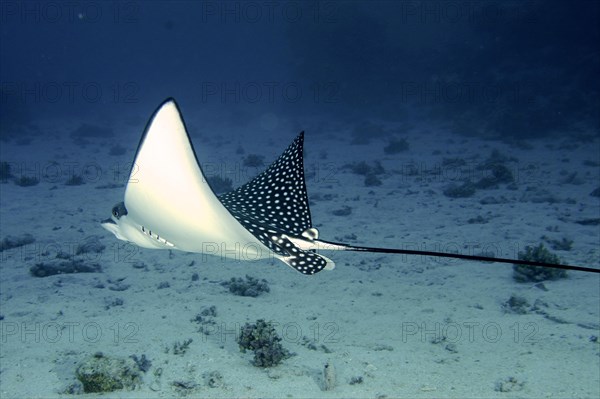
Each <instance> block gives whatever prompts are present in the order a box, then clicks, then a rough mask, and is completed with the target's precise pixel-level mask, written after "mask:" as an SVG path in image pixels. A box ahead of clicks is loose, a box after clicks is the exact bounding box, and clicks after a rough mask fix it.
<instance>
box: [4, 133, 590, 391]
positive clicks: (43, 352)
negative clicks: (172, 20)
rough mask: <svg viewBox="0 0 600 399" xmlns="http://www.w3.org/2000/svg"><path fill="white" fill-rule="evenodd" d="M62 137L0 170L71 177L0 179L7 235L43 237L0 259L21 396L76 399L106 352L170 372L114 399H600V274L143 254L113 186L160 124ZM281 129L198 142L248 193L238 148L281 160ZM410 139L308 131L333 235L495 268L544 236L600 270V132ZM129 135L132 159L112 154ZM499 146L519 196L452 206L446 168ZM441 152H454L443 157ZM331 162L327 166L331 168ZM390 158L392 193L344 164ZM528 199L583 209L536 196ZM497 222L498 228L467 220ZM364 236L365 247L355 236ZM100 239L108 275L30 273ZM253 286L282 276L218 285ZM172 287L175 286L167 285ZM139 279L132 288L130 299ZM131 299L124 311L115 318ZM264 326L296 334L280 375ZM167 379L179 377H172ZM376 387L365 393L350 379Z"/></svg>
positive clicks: (7, 337)
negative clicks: (246, 328)
mask: <svg viewBox="0 0 600 399" xmlns="http://www.w3.org/2000/svg"><path fill="white" fill-rule="evenodd" d="M61 129H64V131H67V132H68V131H69V128H56V130H54V128H51V127H49V128H48V129H47V130H48V131H49V132H50V133H49V134H48V136H46V137H37V138H34V139H33V141H32V143H31V144H30V145H28V146H26V147H23V146H18V145H16V144H14V143H2V145H1V153H0V156H1V158H0V160H2V161H8V162H11V163H13V164H21V163H22V164H25V165H26V166H27V168H29V172H26V173H25V174H27V175H31V174H33V173H36V172H35V171H31V169H33V168H38V170H41V171H46V172H47V173H49V172H52V171H55V170H56V168H57V167H58V168H60V170H61V171H62V172H63V175H62V176H60V177H59V178H57V179H53V178H51V177H50V176H48V177H45V176H41V182H40V184H38V185H37V186H34V187H19V186H17V185H15V184H13V183H8V184H2V185H0V190H1V197H0V200H1V212H0V217H1V219H0V220H1V225H0V226H1V232H0V239H1V238H4V237H5V236H7V235H11V236H19V235H21V234H24V233H29V234H31V235H33V236H34V237H35V239H36V242H35V243H34V244H31V245H28V246H25V247H23V248H19V249H12V250H8V251H5V252H2V253H0V256H1V258H2V260H1V263H0V267H1V269H0V270H1V275H0V284H1V286H0V306H1V308H0V314H1V315H2V316H4V319H3V320H2V321H0V323H1V326H2V328H1V329H2V337H1V345H2V346H1V348H2V349H1V352H0V397H2V398H3V399H9V398H23V397H29V398H49V397H59V396H64V395H61V393H60V392H62V390H64V389H65V388H66V387H67V386H68V385H69V384H71V383H73V382H74V381H75V377H74V375H75V368H76V366H77V364H78V363H79V362H80V361H81V360H82V359H84V358H85V357H86V356H88V355H91V354H93V353H95V352H98V351H101V352H103V353H104V354H105V355H107V356H121V357H127V356H129V355H132V354H136V355H138V356H139V355H141V354H145V355H146V356H147V357H148V358H149V359H150V360H151V361H152V367H151V369H150V370H149V371H148V373H146V374H145V375H144V381H143V384H142V386H141V387H139V388H138V389H137V390H135V391H129V392H128V391H120V392H113V393H110V394H106V395H105V396H103V397H111V398H112V397H123V398H139V397H144V398H153V397H161V398H162V397H174V396H175V397H176V396H179V395H182V396H183V393H182V392H181V390H177V389H176V388H175V387H174V386H173V382H174V381H188V382H192V383H195V384H197V386H196V387H195V388H193V389H191V390H189V392H187V397H194V398H195V397H261V398H265V397H276V398H282V397H290V398H314V397H324V398H334V397H335V398H337V397H340V398H342V397H343V398H376V397H388V398H397V397H419V398H428V397H469V398H470V397H473V398H474V397H477V398H484V397H494V398H496V397H502V398H505V397H506V398H508V397H524V398H541V397H550V398H565V397H570V398H593V397H598V396H600V381H599V380H600V363H599V359H600V346H599V344H598V343H597V342H596V343H594V342H590V337H591V336H598V335H600V333H599V330H598V328H599V325H600V320H599V318H600V300H599V298H600V284H599V283H600V277H599V276H598V275H592V274H584V273H575V272H571V273H569V276H570V277H569V278H568V279H566V280H559V281H553V282H552V281H550V282H545V283H544V285H545V287H546V288H547V291H543V290H541V289H539V288H536V287H534V286H533V284H518V283H516V282H515V281H514V280H513V279H512V269H511V266H510V265H502V264H483V263H477V262H462V261H456V260H431V259H423V258H420V257H402V256H393V255H389V256H383V255H378V254H363V253H329V254H328V256H330V257H331V258H333V259H334V260H335V261H336V262H337V268H336V269H335V270H334V271H332V272H326V271H324V272H322V273H319V274H318V275H316V276H313V277H305V276H302V275H300V274H299V273H296V272H295V271H293V270H291V269H290V268H288V267H286V266H285V265H283V263H280V262H275V263H272V264H271V263H270V262H267V261H260V262H253V263H237V262H234V261H226V260H222V259H220V258H217V257H204V256H202V255H199V254H187V253H181V252H173V253H169V252H166V251H165V252H160V251H153V250H141V249H139V250H138V249H136V250H134V251H132V250H131V247H126V246H123V244H122V243H121V242H118V241H117V240H116V239H115V238H114V237H113V236H112V235H111V234H110V233H108V232H107V231H105V230H104V229H102V228H101V226H100V224H99V221H100V220H101V219H104V218H107V217H108V216H109V213H110V210H111V208H112V206H113V205H114V204H115V203H117V202H119V201H121V200H122V196H123V188H114V189H97V188H96V187H97V186H98V185H101V184H107V183H114V182H115V178H114V175H113V172H114V170H115V168H116V167H117V166H118V167H119V169H120V170H121V171H122V172H123V173H126V171H127V163H129V162H131V160H132V157H133V154H134V151H135V147H136V145H137V142H138V139H139V134H140V133H141V129H142V126H139V127H138V128H132V127H129V128H127V130H120V132H121V134H119V135H118V136H117V137H115V138H112V139H110V140H98V139H91V140H90V144H89V145H88V146H87V147H85V148H80V147H78V146H76V145H74V144H73V143H72V142H71V140H70V139H69V138H68V137H66V138H61V136H60V134H63V136H67V135H65V134H64V131H61ZM51 132H56V134H52V133H51ZM274 137H276V138H275V139H273V140H270V141H267V140H260V139H259V140H253V141H252V142H251V143H244V140H243V139H240V140H221V139H218V138H217V137H216V135H214V136H212V135H211V134H208V133H203V134H202V135H201V136H200V135H194V144H195V147H196V151H197V153H198V157H199V158H200V159H201V162H203V163H204V162H207V163H210V164H211V166H212V167H217V168H218V167H220V166H219V165H221V166H222V165H225V168H226V170H228V171H230V172H231V171H239V173H238V174H237V175H234V176H232V175H231V174H230V175H225V176H226V177H233V179H234V184H235V185H239V184H242V183H243V182H244V181H245V179H246V175H250V174H252V173H253V172H254V171H253V170H248V169H244V168H243V167H242V165H241V160H240V155H238V154H236V149H237V147H238V145H239V144H241V145H242V147H243V148H244V149H245V151H246V154H248V153H255V154H261V155H265V161H266V162H267V163H268V162H270V161H271V160H272V159H274V158H275V157H276V156H278V154H279V153H280V152H282V151H283V149H284V148H285V147H286V146H287V145H288V143H290V142H291V141H292V139H293V137H294V131H291V130H290V131H289V133H288V134H284V133H280V134H278V135H277V136H274ZM404 137H406V138H407V140H408V141H409V143H410V152H403V153H400V154H397V155H384V154H383V150H382V148H383V146H384V145H385V142H383V141H379V140H375V141H373V143H372V144H369V145H366V146H354V145H350V144H349V142H350V139H349V138H348V136H347V135H346V134H345V133H344V132H341V131H340V132H327V131H321V132H316V131H314V132H311V131H310V130H309V129H307V132H306V139H305V149H306V152H307V159H306V169H307V171H309V172H311V171H317V174H316V175H315V176H314V177H311V178H309V179H308V190H309V197H313V198H317V196H320V197H321V198H323V197H324V196H326V195H327V194H331V195H333V198H332V199H331V200H329V201H326V200H317V201H315V203H314V204H313V205H312V208H311V210H312V218H313V222H314V224H315V226H316V227H317V228H319V229H320V232H321V237H322V238H324V239H327V240H332V241H336V240H337V241H342V242H345V241H346V242H348V241H349V242H350V243H352V244H363V245H370V246H380V247H401V246H407V245H414V244H416V245H420V246H422V247H423V248H424V249H428V250H444V249H449V250H454V249H459V250H461V252H464V253H469V251H474V252H480V251H481V250H482V249H483V250H488V251H489V250H492V249H496V251H495V252H496V255H497V256H504V257H514V256H516V253H517V250H518V249H523V248H524V247H525V245H527V244H538V243H539V242H542V238H541V237H542V236H543V235H545V236H547V237H549V238H551V239H557V240H560V239H562V238H563V237H565V238H568V239H572V240H573V241H574V244H573V249H572V250H571V251H569V252H564V251H556V252H557V253H558V254H559V255H560V256H561V257H562V258H563V259H564V260H565V261H566V262H568V263H572V264H581V265H586V266H594V267H598V263H599V256H600V255H599V254H600V250H599V242H600V233H599V230H600V229H599V227H598V226H582V225H580V224H576V223H575V221H577V220H581V219H586V218H597V217H599V212H600V205H599V200H598V198H596V197H592V196H590V195H589V193H590V192H591V191H592V190H593V189H595V188H596V187H597V186H598V182H599V177H600V174H599V168H598V166H596V167H591V166H584V165H583V161H584V160H590V161H595V162H598V160H599V153H600V150H599V142H598V140H596V141H594V142H592V143H589V144H587V145H581V144H580V145H578V146H577V147H576V148H574V149H565V148H561V144H562V143H563V142H573V140H572V139H569V140H556V139H553V140H550V141H547V140H544V141H542V140H539V141H531V142H530V144H532V145H533V147H534V148H533V149H532V150H524V149H518V148H514V147H509V146H507V145H506V144H503V143H500V142H494V141H483V140H478V139H469V138H464V137H460V136H451V135H449V134H446V133H443V131H441V130H439V133H437V130H435V129H434V128H433V127H428V128H427V129H425V127H418V128H414V129H413V130H412V131H411V132H408V133H407V134H406V135H404ZM115 142H118V143H119V144H121V145H122V146H123V147H125V148H127V153H126V154H124V155H123V156H118V157H114V156H108V149H109V147H110V145H112V144H114V143H115ZM575 143H577V141H575ZM492 149H498V150H499V152H500V153H501V154H504V155H507V156H510V157H513V158H514V159H515V160H516V161H513V162H509V163H507V165H508V166H509V167H510V168H511V170H512V171H513V172H515V173H516V180H517V181H516V186H517V190H509V189H506V188H505V186H504V185H503V186H502V187H501V188H500V189H493V190H485V191H483V190H482V191H478V192H477V193H476V194H475V195H474V196H473V197H470V198H462V199H449V198H447V197H446V196H444V195H443V194H442V191H443V189H444V188H445V187H446V186H447V185H448V184H450V183H452V182H453V181H460V178H461V177H464V176H465V173H464V172H463V173H459V172H458V171H457V170H456V169H450V168H442V169H441V170H440V169H436V168H438V167H439V166H440V165H441V161H442V160H443V158H453V157H461V158H465V159H466V160H467V161H468V164H467V167H466V170H470V171H472V172H473V173H480V172H477V171H476V169H475V166H476V165H477V164H478V163H479V162H481V161H483V160H485V159H486V158H487V157H488V156H489V154H490V153H491V151H492ZM434 150H439V153H436V154H435V155H434V154H433V151H434ZM323 151H326V152H327V158H326V159H322V158H321V157H322V155H323V154H322V152H323ZM25 153H28V155H23V154H25ZM357 154H360V156H359V155H357ZM377 159H381V162H382V164H383V166H384V167H385V169H386V172H387V173H386V174H385V175H384V176H383V177H382V180H383V185H381V186H379V187H364V185H363V177H361V176H358V175H355V174H352V173H350V171H348V170H347V169H344V168H343V165H345V164H347V163H351V162H355V161H360V160H365V161H367V162H369V163H372V162H373V161H374V160H377ZM53 161H55V162H57V164H56V165H53V164H51V162H53ZM86 164H90V165H93V166H89V171H93V170H96V168H97V170H101V171H102V176H101V178H100V179H99V180H98V181H95V179H94V178H93V176H87V177H86V184H84V185H81V186H73V187H69V186H65V185H64V181H65V180H66V179H67V177H68V176H67V171H68V168H69V167H70V165H72V166H73V167H75V170H81V168H83V166H84V165H86ZM411 164H416V165H418V168H417V172H416V173H412V174H410V173H408V171H409V170H410V169H411V168H410V165H411ZM432 170H433V171H434V172H431V171H432ZM436 171H437V172H436ZM14 172H15V174H18V171H16V170H15V171H14ZM572 172H578V173H577V179H579V180H580V182H579V183H580V184H566V183H561V182H562V181H563V180H564V179H565V178H567V177H568V175H569V174H570V173H572ZM248 177H249V176H248ZM124 178H125V176H124V175H123V176H122V177H121V179H122V180H123V179H124ZM576 183H577V182H576ZM528 187H531V188H534V189H536V190H537V189H545V190H547V191H549V192H550V193H551V194H552V195H554V196H555V197H557V198H558V199H561V200H565V199H571V201H567V202H565V201H561V202H557V203H548V202H543V203H530V202H521V201H519V199H520V198H521V197H522V196H523V194H524V193H525V192H526V190H527V188H528ZM487 196H493V197H496V198H501V197H504V198H505V199H506V203H502V204H495V205H482V204H481V203H480V200H481V199H482V198H484V197H487ZM344 205H348V206H350V207H352V210H353V211H352V214H351V216H349V217H339V216H334V215H332V214H331V211H332V210H334V209H338V208H341V207H342V206H344ZM479 215H481V216H482V217H484V218H487V219H489V222H488V223H486V224H469V223H468V222H467V220H468V219H470V218H475V217H477V216H479ZM350 234H355V235H356V237H357V238H356V240H352V239H348V238H347V237H346V236H348V235H350ZM92 235H96V236H99V237H100V241H101V242H102V243H103V244H104V245H106V249H105V250H104V251H103V252H102V253H101V254H99V255H89V257H91V258H92V259H87V261H89V262H97V263H99V264H101V265H102V267H103V272H102V273H90V274H69V275H59V276H51V277H46V278H37V277H33V276H31V275H30V273H29V268H30V267H31V266H32V265H33V264H35V263H36V262H39V261H43V260H45V259H46V260H47V258H48V257H50V258H51V257H53V256H54V255H55V254H56V252H57V247H58V248H60V249H61V250H64V251H72V249H73V248H74V246H75V245H76V244H78V243H82V242H83V240H84V238H85V237H88V236H92ZM546 245H547V246H548V244H546ZM474 248H475V249H474ZM43 252H49V253H50V255H48V256H46V257H45V256H43V254H42V253H43ZM85 256H88V255H85ZM85 256H84V258H85ZM95 257H96V258H95ZM132 260H136V261H141V262H143V263H145V265H146V267H147V270H143V269H137V268H134V267H133V266H132V263H130V262H129V261H132ZM191 262H195V264H194V265H193V266H190V263H191ZM193 273H198V274H199V277H200V278H199V280H198V281H192V274H193ZM246 274H249V275H251V276H254V277H259V278H265V279H267V280H268V281H269V283H270V287H271V292H269V293H267V294H264V295H262V296H259V297H257V298H246V297H239V296H234V295H232V294H231V293H229V292H228V291H227V289H226V288H224V287H222V286H221V285H220V284H219V283H220V282H221V281H225V280H229V279H230V278H231V277H243V276H245V275H246ZM161 282H168V283H169V285H170V287H168V288H164V289H157V287H158V285H159V284H160V283H161ZM122 286H128V288H127V289H126V290H124V291H115V290H113V289H114V288H115V287H117V288H118V287H122ZM111 288H112V289H111ZM512 294H518V295H521V296H523V297H525V298H527V300H528V301H529V303H530V304H534V302H536V301H538V304H540V305H539V307H541V309H543V310H544V311H545V312H546V313H547V316H544V315H542V314H540V313H536V312H531V313H529V314H525V315H518V314H512V313H506V312H505V311H504V310H503V308H502V304H503V303H504V302H506V301H507V300H508V299H509V297H510V296H511V295H512ZM116 298H121V299H122V300H123V304H122V305H121V306H113V307H109V308H108V309H107V304H110V303H112V302H113V301H114V300H115V299H116ZM539 301H543V305H542V304H541V303H542V302H539ZM211 305H214V306H216V308H217V317H216V318H215V321H216V322H217V327H218V329H219V330H220V331H216V332H215V334H212V335H210V336H204V335H202V334H200V333H198V332H196V329H197V327H198V326H197V324H195V323H192V322H191V321H190V319H192V318H194V317H195V316H196V314H198V313H199V312H200V311H201V310H202V309H203V308H205V307H208V306H211ZM259 318H263V319H267V320H272V321H274V322H276V323H278V325H277V331H278V333H279V334H280V335H282V336H283V337H284V340H283V344H284V346H285V347H286V348H287V349H289V350H290V351H292V352H295V353H296V354H297V355H296V356H293V357H291V358H289V359H287V360H285V361H284V362H283V363H282V364H280V365H279V366H277V367H273V368H270V369H260V368H256V367H254V366H252V364H251V363H250V359H251V355H250V354H248V353H246V354H242V353H240V352H239V350H238V346H237V343H236V342H235V336H234V335H235V332H236V331H238V330H239V327H240V326H241V325H243V324H244V323H246V322H254V321H255V320H257V319H259ZM557 320H560V321H562V322H558V321H557ZM302 336H306V337H309V338H311V339H314V340H315V341H316V345H317V347H318V350H316V351H315V350H310V349H308V348H307V347H306V346H305V345H302V339H301V337H302ZM444 336H446V340H445V341H443V340H442V338H443V337H444ZM188 338H192V339H193V342H192V343H191V344H190V346H189V350H188V351H187V352H186V353H185V354H184V355H174V354H172V353H165V350H164V349H165V347H168V346H172V345H173V344H174V343H175V342H178V341H179V342H182V341H184V340H186V339H188ZM432 341H434V342H437V341H442V342H438V343H432ZM321 345H324V346H326V347H327V348H329V349H330V350H331V353H326V352H325V351H324V350H323V349H322V348H321ZM327 361H331V362H332V363H333V364H334V365H335V369H336V377H337V386H336V387H335V388H334V389H333V390H330V391H323V390H322V370H323V366H324V364H325V363H326V362H327ZM159 368H162V375H161V376H160V377H157V376H156V375H155V373H156V370H157V369H159ZM212 371H218V372H219V373H221V375H222V377H223V384H224V385H223V386H222V387H216V388H210V387H208V386H206V385H205V383H204V380H203V377H202V375H203V373H206V372H212ZM359 376H360V377H362V379H363V380H362V383H360V384H349V382H350V380H351V378H353V377H359ZM509 377H514V378H516V380H517V381H518V382H520V383H523V384H522V388H521V390H518V391H517V390H515V391H512V392H499V391H496V390H495V388H496V384H497V382H498V381H502V380H507V379H508V378H509ZM78 396H81V397H98V396H102V395H95V394H86V395H78Z"/></svg>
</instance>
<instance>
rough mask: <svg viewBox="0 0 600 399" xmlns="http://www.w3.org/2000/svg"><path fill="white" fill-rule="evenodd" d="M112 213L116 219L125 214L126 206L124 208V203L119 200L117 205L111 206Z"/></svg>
mask: <svg viewBox="0 0 600 399" xmlns="http://www.w3.org/2000/svg"><path fill="white" fill-rule="evenodd" d="M112 214H113V216H114V217H116V218H117V219H120V218H121V216H124V215H127V208H125V204H124V203H123V202H119V203H118V204H117V205H115V206H113V209H112Z"/></svg>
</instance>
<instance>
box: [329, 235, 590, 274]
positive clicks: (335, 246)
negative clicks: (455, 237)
mask: <svg viewBox="0 0 600 399" xmlns="http://www.w3.org/2000/svg"><path fill="white" fill-rule="evenodd" d="M319 242H320V244H324V245H323V246H322V247H321V248H322V249H333V250H338V251H339V250H342V251H356V252H375V253H382V254H402V255H424V256H433V257H439V258H454V259H462V260H468V261H478V262H496V263H510V264H519V265H526V266H541V267H547V268H552V269H563V270H574V271H580V272H588V273H600V268H593V267H585V266H577V265H565V264H553V263H546V262H535V261H530V260H520V259H508V258H495V257H491V256H479V255H463V254H458V253H449V252H435V251H421V250H412V249H397V248H374V247H362V246H352V245H346V244H340V243H335V242H329V241H323V240H319ZM328 246H330V247H328Z"/></svg>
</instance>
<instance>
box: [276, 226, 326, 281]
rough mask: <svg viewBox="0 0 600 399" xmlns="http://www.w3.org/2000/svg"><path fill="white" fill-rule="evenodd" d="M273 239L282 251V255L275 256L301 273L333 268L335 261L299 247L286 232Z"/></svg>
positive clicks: (310, 273) (309, 273)
mask: <svg viewBox="0 0 600 399" xmlns="http://www.w3.org/2000/svg"><path fill="white" fill-rule="evenodd" d="M274 241H275V244H276V245H277V246H278V247H279V248H280V249H281V251H279V252H284V254H283V255H280V254H278V255H276V256H277V258H278V259H280V260H281V261H282V262H283V263H285V264H286V265H288V266H289V267H291V268H293V269H296V270H297V271H299V272H300V273H302V274H307V275H312V274H315V273H318V272H320V271H321V270H332V269H333V268H335V263H334V262H333V261H332V260H331V259H329V258H328V257H326V256H323V255H321V254H318V253H316V252H313V251H311V250H304V249H302V248H299V247H298V246H296V245H295V244H294V243H293V242H292V241H291V240H290V238H289V237H288V236H287V235H286V234H282V235H280V236H279V237H278V238H277V239H276V240H274Z"/></svg>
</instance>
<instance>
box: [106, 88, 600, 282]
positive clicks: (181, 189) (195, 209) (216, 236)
mask: <svg viewBox="0 0 600 399" xmlns="http://www.w3.org/2000/svg"><path fill="white" fill-rule="evenodd" d="M303 144H304V132H301V133H300V134H299V135H298V136H297V137H296V139H295V140H294V142H293V143H292V144H291V145H290V146H289V147H288V148H287V149H286V150H285V151H284V153H283V154H282V155H281V156H280V157H279V158H278V159H277V160H276V161H275V162H273V164H271V166H269V167H268V168H267V169H266V170H265V171H264V172H262V173H261V174H259V175H258V176H256V177H255V178H254V179H252V180H251V181H250V182H248V183H246V184H244V185H243V186H241V187H239V188H237V189H235V190H233V191H231V192H229V193H226V194H223V195H219V196H217V195H216V194H215V192H214V191H213V190H212V188H211V187H210V184H209V182H208V181H207V179H206V176H205V175H204V173H203V172H202V168H201V167H200V164H199V162H198V158H197V156H196V152H195V151H194V147H193V146H192V142H191V141H190V137H189V134H188V132H187V129H186V127H185V123H184V121H183V118H182V116H181V113H180V111H179V107H178V106H177V103H176V102H175V100H174V99H172V98H169V99H167V100H165V101H164V102H163V103H162V104H161V105H160V106H159V107H158V109H157V110H156V111H155V112H154V114H153V115H152V117H151V118H150V121H149V122H148V124H147V125H146V128H145V130H144V134H143V135H142V138H141V140H140V143H139V146H138V149H137V152H136V155H135V158H134V162H133V164H132V168H131V172H130V174H129V180H128V182H127V186H126V188H125V199H124V201H123V202H120V203H118V204H117V205H115V206H114V207H113V209H112V215H111V218H110V219H107V220H104V221H103V222H102V226H103V227H104V228H106V229H107V230H108V231H110V232H112V233H113V234H114V235H115V236H116V237H117V238H118V239H120V240H125V241H129V242H131V243H133V244H136V245H138V246H140V247H143V248H154V249H177V250H181V251H186V252H195V253H204V254H213V255H214V254H219V255H221V256H224V257H228V258H236V259H242V260H256V259H265V258H277V259H280V260H281V261H283V262H284V263H285V264H287V265H288V266H290V267H292V268H294V269H295V270H297V271H299V272H300V273H303V274H307V275H312V274H315V273H317V272H320V271H321V270H324V269H325V270H331V269H333V268H334V267H335V263H334V262H333V261H332V260H331V259H329V258H327V257H326V256H324V255H322V254H320V253H318V252H316V251H321V250H334V251H358V252H378V253H392V254H408V255H426V256H433V257H445V258H458V259H463V260H473V261H484V262H501V263H513V264H515V263H516V264H522V265H528V266H543V267H550V268H559V269H566V270H579V271H586V272H595V273H598V272H600V269H595V268H589V267H583V266H575V265H564V264H549V263H544V262H535V261H525V260H515V259H505V258H496V257H486V256H477V255H463V254H458V253H446V252H432V251H420V250H409V249H395V248H373V247H363V246H352V245H347V244H342V243H334V242H329V241H325V240H321V239H320V238H319V231H318V230H317V229H316V228H315V227H313V224H312V220H311V216H310V209H309V206H308V196H307V193H306V182H305V178H304V160H303Z"/></svg>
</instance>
